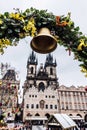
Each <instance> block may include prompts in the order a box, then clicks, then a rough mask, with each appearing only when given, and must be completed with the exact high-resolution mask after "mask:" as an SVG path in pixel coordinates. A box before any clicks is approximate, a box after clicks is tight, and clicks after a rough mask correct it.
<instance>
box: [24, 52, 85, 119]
mask: <svg viewBox="0 0 87 130" xmlns="http://www.w3.org/2000/svg"><path fill="white" fill-rule="evenodd" d="M37 65H38V60H37V58H36V55H35V53H34V52H32V53H31V54H30V56H29V58H28V61H27V76H26V80H25V82H24V85H23V121H26V120H29V119H31V118H35V117H37V116H38V117H39V118H40V117H41V118H44V117H47V118H49V117H50V115H52V114H55V113H65V114H68V115H69V116H79V117H81V118H83V119H85V120H86V121H87V114H86V113H87V93H86V91H85V88H84V87H83V86H80V87H75V86H71V87H66V86H64V85H61V86H59V83H58V78H57V71H56V67H57V63H56V60H54V59H53V56H52V55H51V54H48V55H47V56H46V61H45V63H44V65H43V64H41V65H40V67H39V69H38V70H37Z"/></svg>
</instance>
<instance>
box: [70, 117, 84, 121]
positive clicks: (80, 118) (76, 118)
mask: <svg viewBox="0 0 87 130" xmlns="http://www.w3.org/2000/svg"><path fill="white" fill-rule="evenodd" d="M70 118H72V119H73V120H84V119H83V118H82V117H80V116H70Z"/></svg>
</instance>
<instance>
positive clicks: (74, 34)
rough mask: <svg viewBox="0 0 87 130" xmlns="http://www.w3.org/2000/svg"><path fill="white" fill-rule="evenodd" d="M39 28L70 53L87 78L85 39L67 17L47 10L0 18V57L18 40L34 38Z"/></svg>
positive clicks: (10, 14)
mask: <svg viewBox="0 0 87 130" xmlns="http://www.w3.org/2000/svg"><path fill="white" fill-rule="evenodd" d="M42 27H47V28H49V29H50V31H51V33H52V34H53V35H54V37H56V39H57V41H58V44H60V45H63V46H64V47H65V48H66V49H68V50H69V52H70V51H72V52H73V53H74V59H76V60H78V61H80V62H81V64H80V67H81V71H82V72H83V73H85V76H86V77H87V37H86V36H85V35H83V33H82V32H80V31H79V30H80V29H79V27H75V25H74V22H73V21H72V20H71V18H70V13H68V14H67V16H64V15H62V16H55V15H53V13H48V12H47V10H37V9H35V8H30V9H26V10H25V11H24V12H22V11H19V9H18V10H15V13H9V12H5V13H4V14H0V54H3V53H4V48H6V47H8V46H13V45H17V44H18V41H19V40H20V39H22V38H25V37H26V36H31V37H34V36H36V35H37V32H38V30H39V29H40V28H42Z"/></svg>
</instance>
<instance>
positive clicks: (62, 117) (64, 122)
mask: <svg viewBox="0 0 87 130" xmlns="http://www.w3.org/2000/svg"><path fill="white" fill-rule="evenodd" d="M51 118H54V119H55V121H56V122H57V124H60V126H61V127H62V128H63V129H68V128H72V127H75V126H77V125H76V123H75V122H74V121H73V120H72V119H71V118H70V117H69V116H68V115H66V114H53V115H52V117H51ZM51 118H50V120H49V121H48V125H50V123H52V122H50V121H51Z"/></svg>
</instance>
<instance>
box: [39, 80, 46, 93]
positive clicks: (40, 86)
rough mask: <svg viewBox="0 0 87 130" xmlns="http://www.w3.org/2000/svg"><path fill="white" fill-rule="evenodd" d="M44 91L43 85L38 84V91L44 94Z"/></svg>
mask: <svg viewBox="0 0 87 130" xmlns="http://www.w3.org/2000/svg"><path fill="white" fill-rule="evenodd" d="M44 90H45V85H44V83H43V82H41V83H39V87H38V91H42V92H44Z"/></svg>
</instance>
